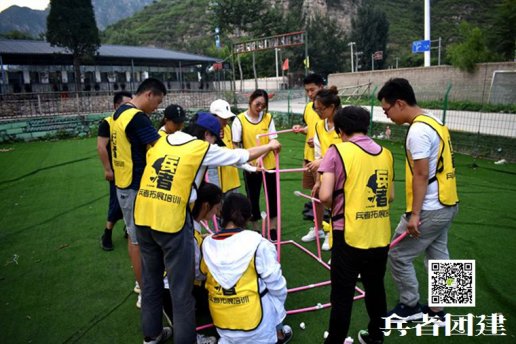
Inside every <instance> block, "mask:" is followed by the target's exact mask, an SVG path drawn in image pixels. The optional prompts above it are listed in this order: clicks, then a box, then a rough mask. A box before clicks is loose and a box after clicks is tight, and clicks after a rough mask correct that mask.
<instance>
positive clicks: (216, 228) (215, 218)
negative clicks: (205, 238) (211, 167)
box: [204, 170, 220, 233]
mask: <svg viewBox="0 0 516 344" xmlns="http://www.w3.org/2000/svg"><path fill="white" fill-rule="evenodd" d="M219 178H220V177H219ZM204 180H205V181H206V183H209V182H210V178H208V171H207V170H206V171H205V172H204ZM212 221H213V227H215V232H218V231H219V224H218V222H217V217H216V216H215V215H213V219H212ZM210 233H211V232H210Z"/></svg>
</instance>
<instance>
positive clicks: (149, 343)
mask: <svg viewBox="0 0 516 344" xmlns="http://www.w3.org/2000/svg"><path fill="white" fill-rule="evenodd" d="M172 333H173V332H172V328H170V327H163V330H162V331H161V333H160V335H159V336H157V337H156V338H155V339H150V340H145V339H144V340H143V344H158V343H162V342H164V341H166V340H167V339H169V338H170V337H172Z"/></svg>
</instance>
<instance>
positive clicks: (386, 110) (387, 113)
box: [382, 104, 394, 116]
mask: <svg viewBox="0 0 516 344" xmlns="http://www.w3.org/2000/svg"><path fill="white" fill-rule="evenodd" d="M393 106H394V104H392V105H391V106H389V108H388V109H382V110H383V113H384V114H385V115H386V116H388V115H389V111H390V110H391V109H392V107H393Z"/></svg>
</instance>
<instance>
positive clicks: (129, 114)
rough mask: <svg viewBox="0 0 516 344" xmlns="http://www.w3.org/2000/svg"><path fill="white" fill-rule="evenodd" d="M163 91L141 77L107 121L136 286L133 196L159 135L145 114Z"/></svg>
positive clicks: (138, 273) (156, 82)
mask: <svg viewBox="0 0 516 344" xmlns="http://www.w3.org/2000/svg"><path fill="white" fill-rule="evenodd" d="M166 93H167V90H166V88H165V85H163V83H162V82H161V81H159V80H157V79H153V78H149V79H146V80H144V81H143V82H142V83H141V84H140V85H139V86H138V89H137V90H136V94H135V96H134V97H133V99H132V100H131V101H130V102H128V103H125V104H123V105H121V106H120V107H119V108H118V109H117V110H116V111H115V112H114V113H113V116H112V118H113V120H112V122H111V131H110V133H111V156H112V159H113V172H114V176H115V185H116V188H117V190H116V192H117V196H118V201H119V203H120V207H121V208H122V213H123V215H124V222H125V225H126V228H127V234H128V236H129V240H128V243H127V244H128V249H129V257H130V258H131V264H132V266H133V271H134V275H135V278H136V281H137V282H138V284H139V285H140V287H141V285H142V283H141V282H142V281H141V261H140V249H139V247H138V240H137V238H136V227H135V225H134V216H133V215H134V200H135V198H136V192H137V191H138V188H139V187H140V179H141V177H142V174H143V169H144V168H145V156H146V154H147V148H148V147H149V146H151V145H153V144H154V143H155V142H156V141H157V140H158V139H159V137H160V136H159V135H158V132H157V130H156V128H154V126H153V125H152V122H151V120H150V118H149V116H148V114H150V113H152V112H154V111H155V110H156V109H157V108H158V106H159V104H161V101H162V100H163V97H164V96H165V94H166ZM140 301H141V297H140V296H139V298H138V302H137V303H136V306H137V307H138V308H140V307H141V304H140Z"/></svg>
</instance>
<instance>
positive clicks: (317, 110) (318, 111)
mask: <svg viewBox="0 0 516 344" xmlns="http://www.w3.org/2000/svg"><path fill="white" fill-rule="evenodd" d="M312 109H314V111H315V112H317V113H318V114H321V113H323V112H324V111H325V110H326V109H327V107H322V108H316V107H315V105H314V106H312Z"/></svg>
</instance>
